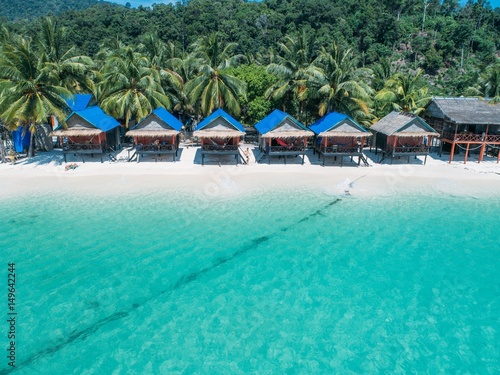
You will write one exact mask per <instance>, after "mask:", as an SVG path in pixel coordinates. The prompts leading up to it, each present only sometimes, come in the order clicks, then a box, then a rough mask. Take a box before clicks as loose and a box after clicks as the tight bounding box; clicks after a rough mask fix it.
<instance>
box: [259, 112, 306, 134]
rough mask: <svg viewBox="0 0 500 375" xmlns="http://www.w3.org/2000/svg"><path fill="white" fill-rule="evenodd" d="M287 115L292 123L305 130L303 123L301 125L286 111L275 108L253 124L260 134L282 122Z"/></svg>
mask: <svg viewBox="0 0 500 375" xmlns="http://www.w3.org/2000/svg"><path fill="white" fill-rule="evenodd" d="M287 117H288V118H289V119H290V120H291V121H292V122H293V123H294V124H296V125H297V127H298V128H299V129H301V130H307V128H306V127H305V126H304V125H302V124H301V123H300V122H299V121H297V120H295V119H294V118H293V117H292V116H290V115H289V114H288V113H285V112H282V111H280V110H279V109H275V110H274V111H272V112H271V113H270V114H269V115H267V116H266V117H264V118H263V119H262V120H260V121H259V122H258V123H257V124H255V129H257V131H258V132H259V133H260V134H266V133H267V132H270V131H271V130H273V129H274V128H276V127H277V126H278V125H279V124H281V123H282V122H283V120H285V119H286V118H287Z"/></svg>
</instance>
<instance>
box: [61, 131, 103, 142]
mask: <svg viewBox="0 0 500 375" xmlns="http://www.w3.org/2000/svg"><path fill="white" fill-rule="evenodd" d="M68 142H69V143H75V144H89V145H99V144H102V143H104V142H106V133H104V132H102V133H99V134H96V135H85V136H71V137H68Z"/></svg>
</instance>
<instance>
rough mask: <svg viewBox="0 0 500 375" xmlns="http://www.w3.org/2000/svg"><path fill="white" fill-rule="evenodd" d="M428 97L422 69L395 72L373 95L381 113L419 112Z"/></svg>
mask: <svg viewBox="0 0 500 375" xmlns="http://www.w3.org/2000/svg"><path fill="white" fill-rule="evenodd" d="M429 99H430V97H429V96H428V90H427V87H426V86H425V82H424V81H423V80H422V69H418V70H417V71H416V72H415V74H409V73H408V74H403V73H396V74H395V75H394V76H393V77H392V78H391V79H389V80H388V81H387V82H386V84H385V87H384V88H383V89H382V90H380V91H379V92H378V93H377V95H375V101H376V102H378V104H379V105H380V108H381V111H382V113H380V114H381V115H383V114H386V113H388V112H390V111H403V112H410V113H414V114H419V113H421V112H422V111H423V110H424V105H425V104H427V102H428V101H429Z"/></svg>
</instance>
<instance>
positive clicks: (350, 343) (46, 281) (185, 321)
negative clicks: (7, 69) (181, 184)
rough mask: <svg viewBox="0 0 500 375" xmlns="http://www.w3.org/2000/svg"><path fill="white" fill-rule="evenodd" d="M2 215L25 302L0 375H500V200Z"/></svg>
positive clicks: (152, 197) (238, 199) (317, 196)
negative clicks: (12, 361) (12, 364)
mask: <svg viewBox="0 0 500 375" xmlns="http://www.w3.org/2000/svg"><path fill="white" fill-rule="evenodd" d="M49 202H50V203H49ZM2 211H3V212H4V214H3V215H2V216H1V218H0V228H2V235H1V236H0V248H1V249H2V252H3V254H5V253H6V254H7V256H6V257H4V256H2V260H3V261H4V266H5V268H6V263H7V262H15V263H16V273H17V294H16V299H17V311H18V322H17V327H16V328H17V341H16V345H17V358H16V364H17V370H16V371H10V370H9V368H8V367H7V363H6V361H7V360H6V359H5V356H4V355H2V356H1V358H4V359H2V362H1V363H0V373H2V374H3V373H12V374H176V373H183V374H197V373H201V374H247V373H254V374H331V373H408V372H410V373H433V374H434V373H477V374H495V373H499V372H500V337H499V330H500V323H499V317H500V267H499V261H498V259H499V254H500V239H499V231H498V228H499V227H498V213H499V212H500V200H499V199H498V198H496V199H493V200H492V199H488V200H487V199H484V200H480V199H471V198H459V197H454V198H453V197H449V198H445V197H423V196H418V197H417V196H414V197H412V196H394V197H374V198H356V197H352V196H342V197H335V196H331V195H327V194H325V193H322V192H319V191H314V190H311V191H307V190H306V191H292V190H290V191H285V192H283V191H279V192H278V191H267V192H260V193H259V192H253V193H249V194H244V195H239V196H234V197H225V198H209V199H207V198H206V197H203V196H195V197H192V196H190V194H189V193H188V192H171V193H161V194H160V193H158V192H143V193H140V194H135V195H130V196H123V195H122V196H116V197H105V196H99V195H94V196H86V195H79V196H68V195H63V196H60V197H59V198H58V199H54V198H53V196H52V197H48V196H39V197H36V198H35V197H32V198H29V199H26V198H24V199H23V200H21V199H18V200H10V201H3V202H2ZM5 213H8V214H5ZM5 250H6V251H5ZM3 272H4V274H5V275H6V274H7V270H6V269H5V270H4V271H3ZM2 304H4V303H3V302H2ZM5 304H6V303H5ZM5 304H4V305H5ZM2 320H5V319H2ZM3 324H4V329H2V330H1V331H2V332H6V330H7V325H6V323H3ZM0 340H2V341H1V343H2V347H6V335H5V334H2V335H1V337H0Z"/></svg>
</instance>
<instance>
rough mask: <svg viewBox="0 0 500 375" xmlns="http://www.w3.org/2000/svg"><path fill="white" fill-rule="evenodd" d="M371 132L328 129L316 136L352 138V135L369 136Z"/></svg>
mask: <svg viewBox="0 0 500 375" xmlns="http://www.w3.org/2000/svg"><path fill="white" fill-rule="evenodd" d="M371 136H372V134H371V133H363V132H333V131H328V132H323V133H319V134H318V137H324V138H329V137H342V138H352V137H360V138H361V137H371Z"/></svg>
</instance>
